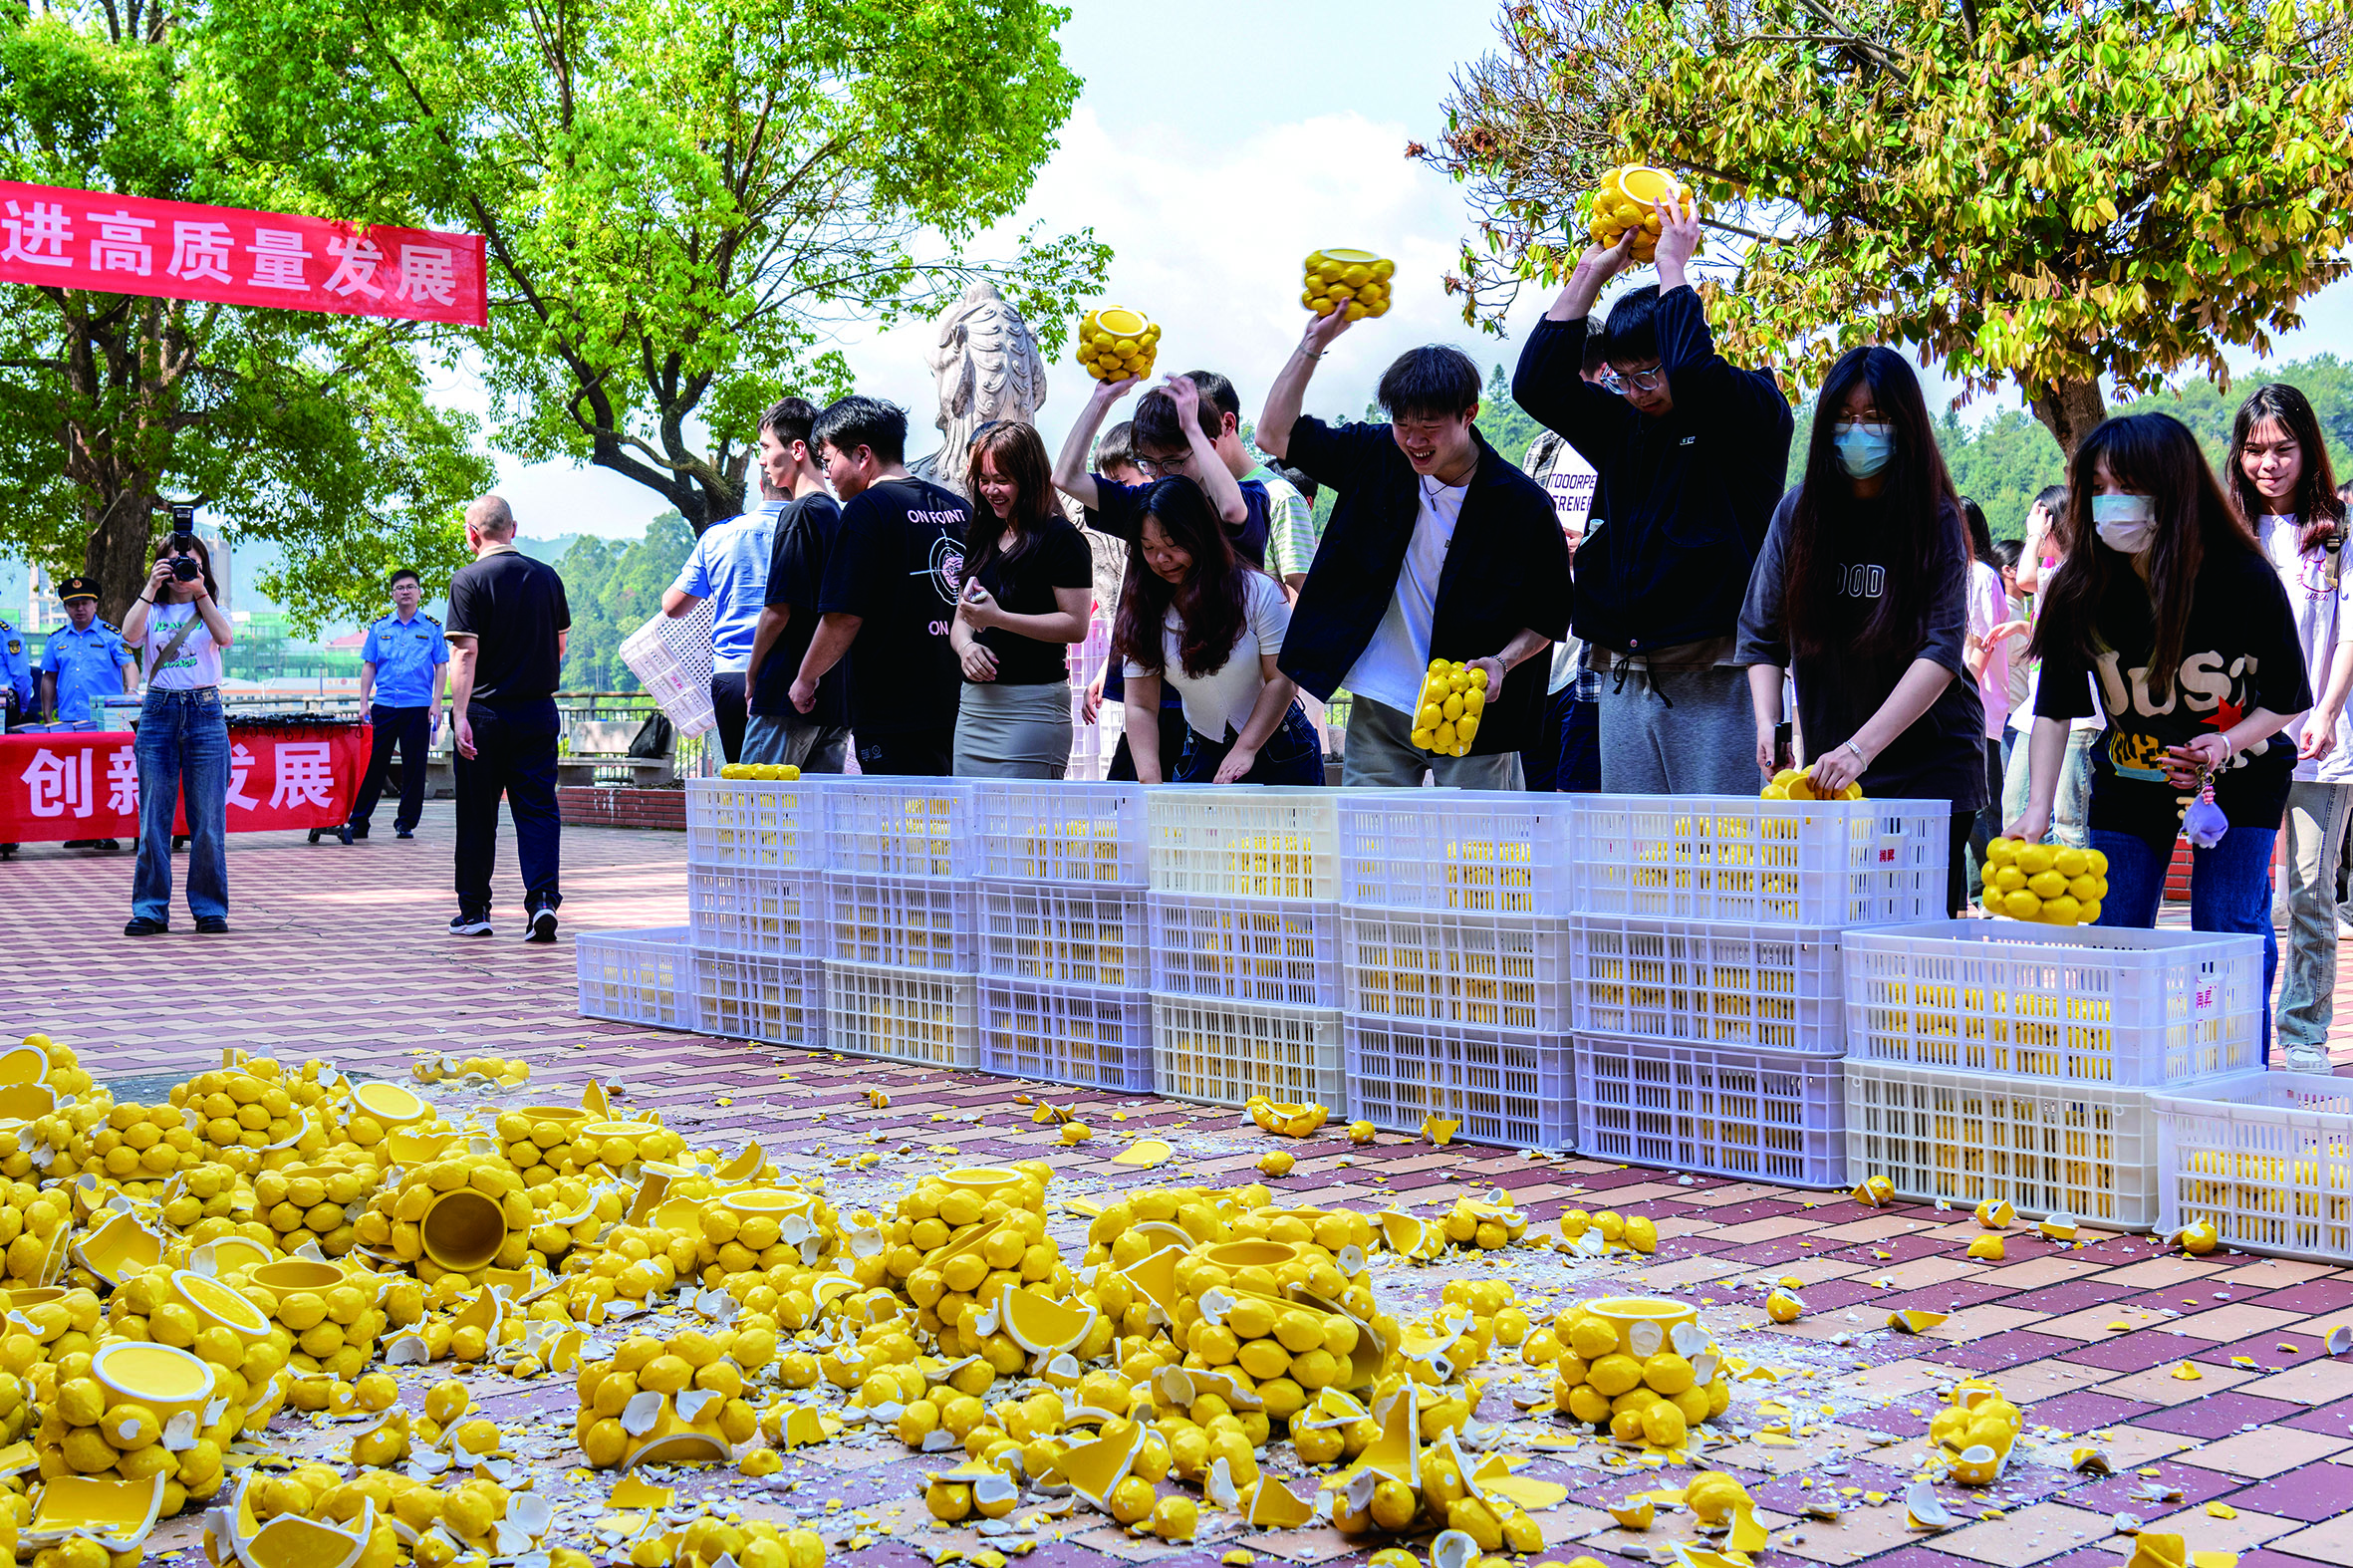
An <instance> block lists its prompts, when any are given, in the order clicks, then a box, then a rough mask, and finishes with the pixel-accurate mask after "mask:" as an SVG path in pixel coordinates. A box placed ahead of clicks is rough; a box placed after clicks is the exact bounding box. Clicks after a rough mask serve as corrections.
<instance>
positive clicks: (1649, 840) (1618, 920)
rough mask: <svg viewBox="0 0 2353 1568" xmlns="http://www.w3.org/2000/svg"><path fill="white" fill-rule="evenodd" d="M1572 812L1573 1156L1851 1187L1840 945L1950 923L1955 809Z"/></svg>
mask: <svg viewBox="0 0 2353 1568" xmlns="http://www.w3.org/2000/svg"><path fill="white" fill-rule="evenodd" d="M1567 809H1568V811H1569V813H1570V821H1569V829H1568V832H1569V842H1570V844H1571V846H1572V851H1571V855H1570V861H1569V871H1570V883H1571V888H1572V894H1571V897H1572V899H1573V900H1574V908H1575V910H1576V912H1577V913H1576V914H1575V915H1573V916H1572V917H1571V918H1570V920H1569V928H1570V959H1569V1002H1570V1012H1571V1027H1572V1029H1573V1030H1574V1037H1573V1038H1574V1051H1575V1058H1576V1083H1577V1128H1578V1143H1577V1147H1578V1149H1579V1150H1580V1151H1581V1152H1582V1153H1584V1154H1587V1155H1591V1156H1594V1157H1595V1158H1598V1159H1606V1160H1625V1161H1629V1162H1632V1163H1636V1164H1641V1165H1653V1166H1664V1167H1667V1168H1669V1169H1672V1170H1680V1171H1700V1172H1712V1173H1715V1174H1717V1175H1723V1176H1753V1177H1757V1178H1760V1179H1765V1180H1772V1181H1778V1182H1783V1183H1787V1184H1791V1185H1798V1186H1838V1185H1842V1184H1843V1183H1844V1181H1845V1178H1846V1165H1847V1162H1846V1148H1847V1140H1846V1136H1845V1128H1844V1126H1843V1120H1842V1119H1843V1113H1844V1106H1845V1101H1844V1097H1843V1093H1842V1090H1841V1063H1840V1058H1841V1056H1842V1055H1843V1054H1844V1052H1845V1050H1846V1023H1847V1010H1846V1005H1845V1004H1846V992H1845V988H1844V984H1843V982H1842V978H1841V972H1842V971H1841V952H1842V943H1843V941H1844V939H1845V937H1846V936H1848V935H1849V934H1851V933H1852V932H1853V931H1855V930H1856V929H1858V928H1864V927H1870V926H1874V925H1884V924H1889V923H1892V922H1897V921H1920V920H1926V919H1934V918H1936V917H1938V916H1939V915H1943V914H1944V909H1945V878H1946V867H1945V859H1946V854H1947V842H1948V837H1947V836H1948V830H1949V827H1950V824H1951V821H1952V812H1953V808H1952V806H1951V805H1950V804H1949V803H1947V802H1943V801H1906V800H1861V801H1768V800H1759V799H1756V798H1753V797H1749V796H1737V795H1698V796H1665V797H1662V796H1637V795H1580V796H1570V797H1567Z"/></svg>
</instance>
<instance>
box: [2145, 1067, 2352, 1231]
mask: <svg viewBox="0 0 2353 1568" xmlns="http://www.w3.org/2000/svg"><path fill="white" fill-rule="evenodd" d="M2149 1105H2150V1109H2151V1111H2152V1112H2153V1113H2154V1114H2155V1115H2156V1118H2157V1173H2158V1176H2157V1179H2158V1188H2157V1196H2158V1209H2157V1228H2158V1229H2159V1230H2160V1231H2162V1232H2165V1233H2167V1234H2170V1233H2172V1232H2173V1231H2175V1230H2177V1229H2179V1228H2180V1227H2181V1226H2183V1225H2186V1224H2190V1223H2191V1222H2193V1221H2195V1220H2201V1219H2203V1220H2206V1221H2208V1222H2209V1223H2211V1224H2212V1225H2213V1226H2214V1227H2215V1232H2216V1234H2217V1235H2219V1236H2220V1237H2221V1238H2222V1245H2224V1246H2226V1247H2243V1248H2245V1249H2246V1250H2247V1251H2249V1252H2265V1253H2269V1254H2271V1255H2273V1256H2275V1257H2293V1258H2304V1259H2306V1260H2308V1261H2311V1262H2315V1263H2353V1083H2348V1082H2346V1081H2345V1080H2344V1079H2341V1078H2330V1077H2326V1076H2324V1075H2322V1074H2319V1073H2272V1072H2252V1073H2243V1074H2237V1075H2234V1076H2232V1077H2228V1078H2222V1079H2217V1080H2215V1081H2213V1082H2209V1083H2202V1084H2199V1085H2197V1086H2196V1087H2195V1088H2193V1089H2186V1090H2179V1091H2168V1092H2165V1093H2161V1094H2153V1095H2151V1096H2150V1097H2149Z"/></svg>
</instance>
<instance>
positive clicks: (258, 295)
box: [0, 179, 489, 327]
mask: <svg viewBox="0 0 2353 1568" xmlns="http://www.w3.org/2000/svg"><path fill="white" fill-rule="evenodd" d="M0 283H32V284H47V285H49V286H50V287H53V288H64V289H94V290H97V291H99V292H100V293H105V294H153V295H159V296H161V297H162V298H164V299H172V300H207V301H212V302H214V303H217V304H222V305H260V306H266V307H270V308H272V309H276V310H296V311H329V312H332V313H334V314H336V315H339V316H392V317H397V318H399V319H401V320H403V321H435V322H444V323H447V324H448V325H450V326H454V327H480V326H483V325H485V324H487V322H488V321H489V315H488V306H487V303H486V299H485V295H484V292H483V281H482V236H481V235H479V234H443V233H439V232H437V231H435V230H432V229H401V228H393V227H392V226H390V225H389V224H381V223H380V224H374V225H364V224H356V223H345V222H340V221H337V220H335V219H330V218H306V217H299V216H296V215H295V214H292V213H286V212H248V211H246V210H245V209H244V208H242V207H206V206H199V205H197V204H196V203H194V202H189V201H150V200H148V199H147V198H145V197H143V196H109V195H102V194H100V193H99V192H97V191H91V190H67V189H64V188H61V187H59V186H56V185H23V184H18V183H17V182H15V181H13V180H5V179H0Z"/></svg>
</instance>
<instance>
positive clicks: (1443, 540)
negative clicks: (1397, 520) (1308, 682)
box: [1340, 474, 1470, 714]
mask: <svg viewBox="0 0 2353 1568" xmlns="http://www.w3.org/2000/svg"><path fill="white" fill-rule="evenodd" d="M1415 477H1416V479H1417V480H1419V482H1420V484H1421V486H1422V499H1421V501H1420V503H1419V504H1418V505H1417V506H1416V507H1415V510H1414V537H1413V540H1412V541H1411V542H1410V543H1409V544H1408V545H1407V546H1406V563H1405V565H1404V566H1403V567H1401V568H1400V569H1399V570H1398V574H1397V589H1396V591H1395V592H1393V593H1392V594H1391V595H1390V596H1389V609H1388V611H1387V612H1386V613H1385V614H1384V615H1383V616H1382V617H1381V625H1380V626H1379V627H1377V628H1375V629H1374V632H1373V641H1372V642H1370V643H1368V644H1366V645H1365V651H1364V653H1362V654H1361V655H1360V656H1359V657H1358V658H1357V661H1356V667H1355V668H1353V669H1351V670H1350V671H1349V672H1348V678H1347V679H1346V680H1343V681H1342V682H1340V683H1341V684H1342V685H1344V686H1346V687H1347V688H1348V689H1349V691H1350V692H1352V693H1353V694H1355V695H1357V696H1360V697H1370V698H1371V699H1372V700H1373V701H1375V702H1378V703H1380V704H1381V705H1382V706H1384V707H1392V708H1395V709H1397V710H1398V711H1399V712H1400V713H1406V714H1411V713H1412V712H1414V710H1415V706H1416V703H1417V701H1418V699H1419V698H1420V697H1421V695H1422V681H1423V677H1424V676H1426V675H1427V674H1429V673H1430V629H1431V626H1432V625H1433V623H1434V622H1436V620H1437V618H1438V579H1439V578H1440V577H1441V576H1443V575H1444V573H1445V570H1446V551H1447V549H1448V548H1449V547H1450V546H1451V545H1452V544H1453V542H1454V524H1455V522H1456V521H1457V520H1458V519H1459V518H1460V517H1461V516H1462V498H1463V497H1464V496H1465V495H1467V494H1468V493H1469V491H1470V487H1469V486H1468V485H1466V484H1439V483H1438V481H1437V480H1436V479H1433V478H1431V477H1429V476H1428V475H1427V474H1417V475H1416V476H1415Z"/></svg>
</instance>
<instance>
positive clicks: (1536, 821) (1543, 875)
mask: <svg viewBox="0 0 2353 1568" xmlns="http://www.w3.org/2000/svg"><path fill="white" fill-rule="evenodd" d="M1568 824H1569V809H1568V805H1567V802H1566V801H1565V800H1564V799H1563V798H1562V797H1560V796H1558V795H1512V794H1503V793H1498V792H1495V791H1491V790H1444V791H1437V790H1385V791H1382V792H1380V793H1378V794H1375V793H1370V792H1361V791H1355V790H1351V791H1348V792H1347V793H1345V794H1343V795H1342V796H1341V798H1340V845H1341V865H1340V877H1341V882H1340V902H1341V903H1342V904H1350V905H1356V904H1362V905H1372V906H1375V907H1378V908H1382V909H1394V910H1439V911H1445V912H1448V913H1454V914H1466V915H1566V914H1568V913H1569V911H1570V909H1571V907H1572V906H1571V902H1570V896H1569V836H1568Z"/></svg>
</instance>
